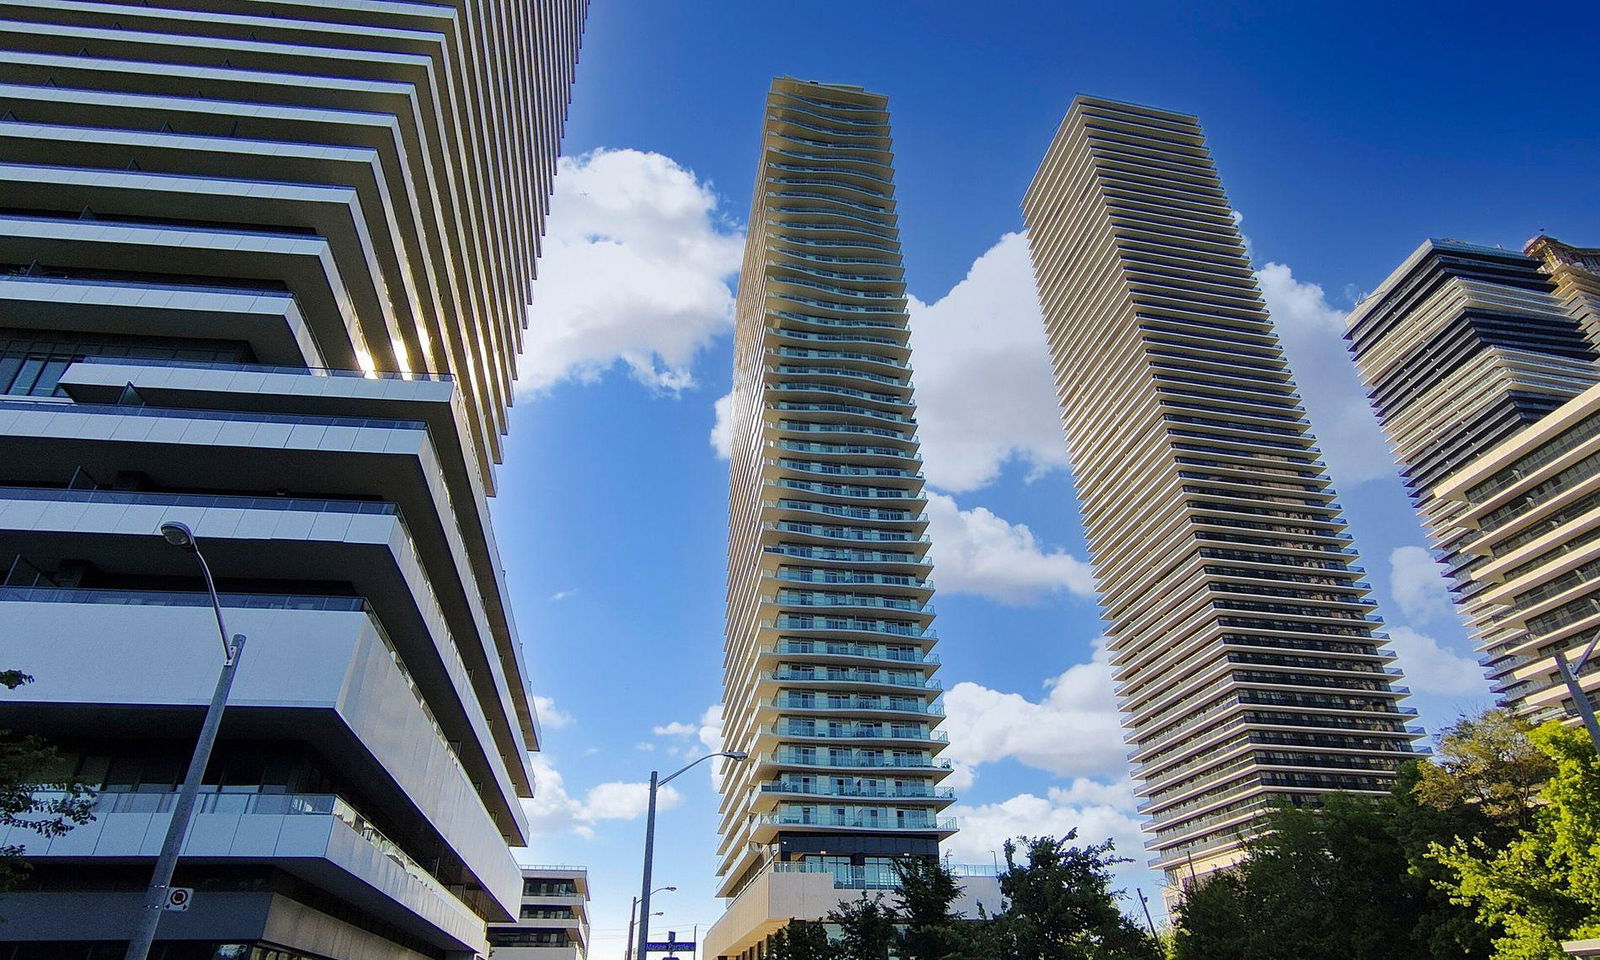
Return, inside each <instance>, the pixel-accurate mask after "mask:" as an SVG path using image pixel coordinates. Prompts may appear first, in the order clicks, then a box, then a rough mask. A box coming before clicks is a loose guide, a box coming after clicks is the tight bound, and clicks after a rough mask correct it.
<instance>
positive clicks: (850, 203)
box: [767, 190, 894, 217]
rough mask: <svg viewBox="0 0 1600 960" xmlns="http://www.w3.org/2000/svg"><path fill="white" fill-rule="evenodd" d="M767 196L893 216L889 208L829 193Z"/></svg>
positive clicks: (776, 192) (778, 192) (779, 192)
mask: <svg viewBox="0 0 1600 960" xmlns="http://www.w3.org/2000/svg"><path fill="white" fill-rule="evenodd" d="M767 196H769V197H780V198H783V199H792V200H821V201H823V202H824V203H837V204H839V205H840V206H844V207H849V208H851V209H852V210H864V211H866V212H867V213H870V214H876V215H878V216H881V217H892V216H894V210H892V209H890V208H889V207H885V206H882V205H881V204H876V203H862V202H860V201H858V200H846V199H844V198H843V197H836V196H834V195H833V194H831V193H813V192H811V191H809V190H774V191H773V192H772V193H769V194H767Z"/></svg>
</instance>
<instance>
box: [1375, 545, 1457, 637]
mask: <svg viewBox="0 0 1600 960" xmlns="http://www.w3.org/2000/svg"><path fill="white" fill-rule="evenodd" d="M1389 593H1390V595H1391V596H1393V597H1394V602H1395V604H1396V605H1397V606H1398V607H1399V608H1400V611H1401V612H1402V613H1404V614H1405V615H1406V616H1408V617H1410V618H1412V619H1413V620H1431V619H1433V618H1434V617H1436V616H1438V615H1440V614H1444V613H1449V612H1450V606H1451V604H1450V591H1449V590H1448V589H1447V588H1446V587H1445V582H1444V572H1443V570H1442V568H1441V567H1440V566H1439V565H1438V564H1437V563H1435V562H1434V560H1433V557H1432V556H1430V555H1429V553H1428V551H1426V550H1424V549H1422V548H1421V547H1395V548H1394V551H1393V552H1392V553H1390V554H1389Z"/></svg>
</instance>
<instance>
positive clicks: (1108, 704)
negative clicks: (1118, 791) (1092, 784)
mask: <svg viewBox="0 0 1600 960" xmlns="http://www.w3.org/2000/svg"><path fill="white" fill-rule="evenodd" d="M944 700H945V713H946V715H947V717H948V719H947V720H946V721H945V724H944V727H943V729H945V730H947V731H949V733H950V748H949V749H948V750H946V751H945V753H944V754H943V755H944V756H945V757H947V758H949V759H950V760H952V761H954V766H955V767H956V772H955V774H954V775H953V776H952V778H951V781H952V782H951V785H952V786H954V787H956V788H958V789H959V788H963V787H965V786H967V785H969V784H971V783H972V781H973V779H974V778H975V777H976V775H977V774H976V771H977V768H978V767H979V766H981V765H983V764H985V763H994V762H996V761H999V760H1006V759H1013V760H1017V761H1019V762H1021V763H1024V764H1027V765H1028V766H1030V767H1034V768H1036V769H1039V770H1045V771H1048V772H1050V773H1054V774H1057V775H1062V776H1066V775H1072V776H1078V777H1095V776H1114V777H1120V776H1122V775H1123V773H1124V772H1125V771H1126V769H1127V762H1126V760H1125V759H1124V757H1125V755H1126V754H1127V751H1128V747H1127V745H1126V744H1124V743H1123V741H1122V736H1123V732H1124V731H1123V729H1122V724H1121V721H1120V718H1119V717H1118V715H1117V705H1116V700H1115V696H1114V693H1113V684H1112V680H1111V664H1110V658H1109V654H1108V653H1107V651H1106V648H1105V641H1104V640H1103V639H1102V640H1100V641H1098V642H1097V643H1096V645H1095V652H1094V658H1093V659H1092V660H1090V661H1089V662H1088V663H1080V664H1076V665H1074V666H1072V667H1069V668H1067V669H1066V670H1065V671H1063V672H1062V673H1061V674H1060V675H1059V676H1057V677H1054V678H1053V679H1050V680H1047V681H1046V682H1045V690H1044V696H1042V697H1041V698H1040V699H1038V700H1029V699H1028V698H1027V697H1025V696H1023V695H1022V694H1018V693H1003V692H1001V691H999V690H991V689H989V688H988V687H985V686H981V685H979V684H976V683H971V682H965V683H958V684H956V685H955V686H954V687H952V688H951V689H950V691H949V692H948V693H946V694H945V698H944Z"/></svg>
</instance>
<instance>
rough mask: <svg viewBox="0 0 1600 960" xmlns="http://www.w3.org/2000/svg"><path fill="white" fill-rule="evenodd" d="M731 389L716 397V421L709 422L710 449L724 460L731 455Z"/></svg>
mask: <svg viewBox="0 0 1600 960" xmlns="http://www.w3.org/2000/svg"><path fill="white" fill-rule="evenodd" d="M732 418H733V391H731V390H730V391H728V392H727V393H725V394H723V395H722V396H720V397H718V398H717V403H716V421H715V422H714V423H712V424H711V449H713V450H715V451H717V458H718V459H720V460H726V459H728V458H729V457H731V456H733V419H732Z"/></svg>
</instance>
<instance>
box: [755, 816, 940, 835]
mask: <svg viewBox="0 0 1600 960" xmlns="http://www.w3.org/2000/svg"><path fill="white" fill-rule="evenodd" d="M756 822H757V823H759V824H761V825H762V826H770V827H840V828H844V829H851V830H917V831H923V832H927V831H937V832H939V833H955V832H956V818H955V817H903V818H902V817H890V816H883V817H870V816H867V817H863V816H850V815H848V814H847V815H845V816H842V817H841V816H835V815H833V814H826V813H820V812H819V813H817V814H814V815H812V816H809V817H807V816H803V815H801V814H798V813H765V814H762V815H761V816H760V817H759V818H758V819H757V821H756Z"/></svg>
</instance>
